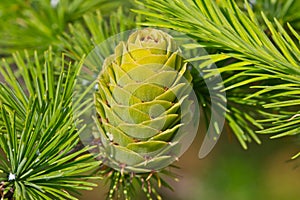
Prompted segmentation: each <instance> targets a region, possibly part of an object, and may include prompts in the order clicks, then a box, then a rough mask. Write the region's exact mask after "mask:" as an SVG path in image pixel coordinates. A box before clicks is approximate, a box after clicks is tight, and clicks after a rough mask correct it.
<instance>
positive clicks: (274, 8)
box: [0, 0, 300, 199]
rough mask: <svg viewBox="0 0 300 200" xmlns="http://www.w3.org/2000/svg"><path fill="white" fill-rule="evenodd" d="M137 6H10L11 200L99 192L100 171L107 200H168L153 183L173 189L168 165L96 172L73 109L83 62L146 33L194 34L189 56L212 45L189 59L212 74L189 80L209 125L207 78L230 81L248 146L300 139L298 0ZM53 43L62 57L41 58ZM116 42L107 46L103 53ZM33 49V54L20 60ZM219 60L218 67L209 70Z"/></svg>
mask: <svg viewBox="0 0 300 200" xmlns="http://www.w3.org/2000/svg"><path fill="white" fill-rule="evenodd" d="M251 2H254V1H251ZM138 3H139V4H138V6H139V7H137V6H136V5H133V4H132V1H130V0H128V1H123V0H114V1H109V0H74V1H71V0H61V1H59V3H58V4H57V5H51V1H50V0H46V1H38V0H28V1H23V0H1V3H0V17H1V18H0V22H1V23H0V29H1V31H0V55H1V57H6V58H7V60H6V61H2V63H1V66H0V75H1V76H0V79H1V81H2V78H4V81H2V82H1V83H0V157H1V158H0V159H1V160H0V196H1V197H2V198H3V199H11V198H12V197H13V198H15V199H75V197H74V194H75V193H78V191H77V190H81V189H84V190H86V189H87V190H89V189H92V187H94V186H95V185H94V184H93V183H91V182H90V181H91V180H92V179H94V178H99V177H97V176H91V175H90V172H91V170H94V169H98V170H100V172H99V173H100V176H101V177H105V178H106V180H107V181H109V182H110V186H109V188H110V189H109V192H108V198H110V199H113V198H124V199H133V198H134V197H135V195H136V193H134V191H135V190H136V189H141V190H142V191H144V193H145V194H146V197H147V198H148V199H152V198H154V199H155V198H156V199H160V198H161V197H160V195H158V194H157V191H156V189H155V188H156V187H155V185H156V186H158V187H159V186H160V185H163V186H166V187H169V185H168V184H167V182H166V181H164V180H162V179H161V178H160V176H161V175H163V176H164V175H167V176H171V177H172V176H173V174H171V173H170V172H169V171H168V170H166V169H164V170H162V171H161V172H159V173H147V174H142V175H136V174H126V173H124V174H123V173H121V172H118V171H116V170H113V169H111V168H106V167H103V168H100V169H99V168H98V166H99V164H101V163H100V162H97V161H95V160H93V157H92V156H91V155H90V154H88V153H87V151H88V150H90V148H91V147H80V145H79V134H80V133H81V132H82V131H83V128H82V129H80V130H78V129H77V128H76V126H75V125H76V124H78V123H80V121H78V116H77V115H76V114H74V113H77V112H73V111H74V110H73V108H74V107H76V106H78V105H81V104H82V103H83V102H74V101H73V99H72V97H73V95H74V94H73V88H74V85H75V83H76V76H77V75H78V73H79V71H80V69H81V64H82V63H81V62H78V61H80V60H81V59H82V57H83V55H87V54H89V53H90V51H91V50H92V49H93V48H94V47H95V46H97V45H98V44H100V43H101V42H103V41H105V40H106V39H107V38H109V37H110V36H112V35H115V34H118V33H120V32H123V31H126V30H129V29H134V28H137V27H140V26H142V25H144V26H156V27H162V28H170V29H174V30H177V31H179V32H183V33H186V34H188V35H189V36H191V37H192V38H194V39H195V40H197V41H198V42H199V45H198V46H197V45H190V46H189V44H186V46H187V48H190V49H191V50H193V49H194V50H195V49H197V48H203V47H205V49H206V50H207V51H208V52H209V54H210V55H208V56H197V55H195V56H194V58H192V59H190V61H193V62H199V63H200V64H199V65H198V66H196V67H198V69H200V70H201V72H203V74H204V76H203V77H199V76H198V75H197V74H193V72H192V74H193V76H194V77H193V84H194V89H195V92H196V94H197V96H198V97H199V100H200V104H201V106H202V108H203V110H204V114H205V115H206V117H205V118H206V119H207V120H209V118H210V109H211V99H210V94H209V92H208V89H207V86H206V85H205V81H204V80H207V79H209V78H211V77H213V76H214V75H215V74H216V73H221V75H222V78H223V80H224V81H223V84H224V86H225V89H224V91H225V92H226V97H227V103H228V105H227V115H226V120H227V125H228V126H229V127H230V128H231V130H232V132H233V133H234V134H235V135H236V137H237V139H238V140H239V141H240V143H241V145H242V146H243V148H247V143H248V142H250V141H252V140H254V141H256V142H257V143H259V144H260V143H261V142H260V139H259V134H271V138H279V137H282V136H294V135H299V133H300V127H299V124H300V109H299V106H300V59H299V58H300V47H299V41H300V36H299V30H300V13H299V12H298V11H299V9H300V1H298V0H287V1H284V0H256V1H255V3H251V4H250V3H247V2H246V1H242V0H237V3H236V2H235V1H233V0H218V1H210V0H186V1H181V0H139V1H138ZM129 8H133V9H135V11H134V13H132V12H129ZM261 11H263V13H261ZM136 23H138V24H136ZM49 46H52V47H53V49H54V50H53V51H48V52H47V53H45V54H44V56H43V55H42V53H41V52H43V51H44V50H46V49H48V48H49ZM115 46H116V44H111V46H108V49H107V53H106V54H107V55H109V54H110V53H109V52H111V49H109V48H114V47H115ZM24 49H28V51H25V53H14V52H15V51H20V52H23V50H24ZM34 50H37V51H38V53H36V52H35V51H34ZM61 52H65V54H66V55H65V56H61ZM12 53H14V54H12ZM102 53H103V52H102ZM103 54H105V53H103ZM12 55H13V56H12ZM65 57H67V58H65ZM69 60H72V62H73V61H74V62H75V63H71V64H70V63H67V62H68V61H69ZM90 62H93V60H89V59H88V60H86V61H85V63H84V64H86V65H88V64H91V63H90ZM212 63H216V64H217V65H218V69H217V70H216V69H209V68H207V66H208V65H210V64H212ZM15 68H16V69H15ZM89 89H91V88H89ZM89 103H91V102H84V103H83V104H82V105H81V106H78V107H79V108H82V107H83V106H85V105H87V104H89ZM298 156H300V153H298V154H297V155H295V156H294V157H293V158H297V157H298Z"/></svg>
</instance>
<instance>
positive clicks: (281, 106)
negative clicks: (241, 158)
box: [136, 0, 300, 147]
mask: <svg viewBox="0 0 300 200" xmlns="http://www.w3.org/2000/svg"><path fill="white" fill-rule="evenodd" d="M141 5H143V6H145V8H146V11H145V9H144V10H138V11H136V12H138V13H140V14H143V15H145V16H147V20H148V22H145V23H143V25H149V26H159V27H168V28H172V29H175V30H178V31H181V32H184V33H187V34H189V35H191V36H192V37H194V38H195V39H197V40H198V41H199V43H200V45H201V46H205V47H209V48H215V49H216V51H217V53H216V54H214V55H210V61H211V62H218V63H217V64H218V65H219V69H218V71H219V72H221V73H222V76H223V78H224V84H225V86H226V88H225V90H226V92H227V97H228V104H229V106H228V109H229V113H228V115H227V120H228V122H229V125H230V126H231V128H232V130H233V131H234V133H235V134H236V135H237V137H238V138H239V140H240V142H241V143H242V145H243V146H244V147H246V146H245V142H244V141H248V140H249V137H248V136H247V133H248V134H249V135H250V136H252V138H254V139H255V140H257V142H259V141H258V139H257V138H256V136H255V134H254V132H253V131H252V129H251V128H250V127H251V126H253V127H257V128H258V129H263V128H264V129H263V130H260V131H259V133H271V134H276V137H279V136H282V135H295V134H298V133H299V128H298V127H297V124H299V121H298V120H299V118H298V115H297V113H298V111H299V109H297V106H299V99H300V96H299V90H297V88H299V86H300V82H299V80H300V79H299V76H300V65H299V57H300V54H299V52H300V51H299V46H298V44H297V42H298V41H299V35H298V33H297V32H296V31H295V30H294V29H293V28H292V27H291V26H290V25H289V24H287V27H288V30H289V31H288V32H287V31H286V30H285V29H284V28H283V27H282V25H281V24H280V23H279V22H278V21H277V20H276V19H275V20H274V24H275V25H274V24H273V23H271V22H270V21H269V20H268V19H267V18H266V17H265V15H264V14H263V13H262V15H261V16H262V19H263V20H264V23H265V26H266V27H267V29H268V32H270V35H271V36H270V37H269V35H268V34H267V33H265V32H264V31H265V30H264V29H262V28H261V26H260V24H259V23H258V20H257V17H256V16H255V14H254V13H253V12H252V10H251V8H250V5H249V4H246V8H247V13H244V12H243V11H241V9H240V8H239V7H238V6H237V5H236V4H235V3H234V2H233V1H221V5H222V7H221V8H220V7H218V6H217V5H216V4H215V3H214V2H213V1H208V0H199V1H191V0H189V1H186V2H181V1H175V2H174V3H171V1H162V0H159V1H153V0H146V1H143V3H141ZM190 13H193V14H192V15H191V14H190ZM170 19H172V20H170ZM195 59H199V60H209V59H208V58H207V57H199V58H195ZM221 61H222V62H221ZM207 63H209V61H208V62H207ZM207 63H206V64H207ZM199 67H201V66H199ZM210 73H211V75H213V74H214V73H215V71H214V70H212V71H211V72H210ZM298 108H299V107H298ZM259 118H266V119H265V120H263V121H259V122H260V123H258V121H257V119H259ZM265 122H266V123H265ZM249 123H250V124H251V126H250V125H249ZM268 127H270V128H268Z"/></svg>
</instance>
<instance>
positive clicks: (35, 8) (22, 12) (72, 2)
mask: <svg viewBox="0 0 300 200" xmlns="http://www.w3.org/2000/svg"><path fill="white" fill-rule="evenodd" d="M51 2H52V1H50V0H45V1H37V0H29V1H22V0H12V1H9V0H4V1H3V2H1V4H0V14H1V15H2V17H1V25H2V27H1V26H0V27H1V32H0V46H1V47H2V48H1V49H0V54H6V55H9V54H10V53H12V52H14V51H16V50H19V49H33V50H41V51H44V50H46V49H47V48H48V46H49V45H52V46H56V45H57V46H59V45H60V43H59V40H58V38H57V37H58V36H59V35H61V34H62V33H63V32H64V31H65V30H66V29H67V27H68V24H69V23H74V22H76V21H81V20H82V16H83V15H84V14H86V13H90V12H93V11H95V10H98V9H100V10H101V12H102V13H103V14H108V13H110V12H111V11H112V10H115V9H116V8H118V7H119V6H121V5H128V4H129V1H126V0H125V1H123V0H114V1H109V0H97V1H95V0H61V1H58V3H57V4H55V5H53V3H51ZM1 15H0V16H1Z"/></svg>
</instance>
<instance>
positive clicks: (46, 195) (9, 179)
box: [0, 51, 100, 200]
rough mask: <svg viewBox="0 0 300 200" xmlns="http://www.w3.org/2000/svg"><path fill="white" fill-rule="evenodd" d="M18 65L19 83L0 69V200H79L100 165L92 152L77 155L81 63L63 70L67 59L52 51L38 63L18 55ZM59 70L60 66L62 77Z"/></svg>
mask: <svg viewBox="0 0 300 200" xmlns="http://www.w3.org/2000/svg"><path fill="white" fill-rule="evenodd" d="M14 60H15V62H16V63H17V69H16V71H17V72H19V73H20V74H21V77H20V78H17V77H16V76H15V75H14V74H13V73H14V72H13V70H12V69H11V67H10V66H9V65H8V64H7V63H6V62H5V61H3V62H2V65H1V68H0V71H1V74H2V75H3V76H4V79H5V82H4V83H1V84H0V91H1V92H0V97H1V101H0V103H1V104H0V112H1V118H0V119H1V123H0V147H1V150H2V151H3V155H2V154H0V156H1V160H0V182H1V187H2V188H4V192H3V194H2V197H3V198H4V199H6V198H8V197H9V196H13V198H14V199H34V200H36V199H76V198H75V197H74V196H73V194H74V193H78V192H77V190H82V189H84V190H90V189H91V188H92V187H93V186H95V184H93V183H91V182H89V181H87V180H86V179H94V178H96V177H93V176H91V175H90V174H89V173H90V171H91V170H93V169H95V168H96V167H97V166H99V164H100V163H99V162H97V161H93V157H92V155H90V154H88V153H87V151H88V150H89V148H90V147H85V148H82V149H79V150H74V148H76V145H77V144H78V142H79V137H78V134H79V133H80V132H81V131H82V129H80V130H77V128H76V126H75V124H76V123H75V122H76V121H77V120H76V118H77V117H78V116H74V115H73V111H72V106H74V104H75V105H76V102H74V103H73V102H72V97H73V87H74V84H75V82H76V75H77V73H78V70H80V66H81V63H77V64H71V63H70V64H69V65H68V66H65V62H64V58H63V57H62V61H60V59H57V58H53V55H52V52H51V51H49V52H47V53H45V56H44V62H40V61H38V56H37V54H35V57H34V60H31V59H30V58H29V57H27V59H26V60H24V59H23V58H22V57H20V55H19V54H14ZM55 65H61V71H60V72H59V73H57V72H55V71H54V69H55V67H54V66H55ZM70 68H73V69H72V71H71V70H70ZM74 68H75V69H74ZM77 103H78V102H77ZM73 119H74V120H73Z"/></svg>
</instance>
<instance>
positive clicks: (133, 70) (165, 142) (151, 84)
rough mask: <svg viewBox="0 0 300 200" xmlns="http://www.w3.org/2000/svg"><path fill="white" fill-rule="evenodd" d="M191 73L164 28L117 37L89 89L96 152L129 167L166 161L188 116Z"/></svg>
mask: <svg viewBox="0 0 300 200" xmlns="http://www.w3.org/2000/svg"><path fill="white" fill-rule="evenodd" d="M191 79H192V77H191V75H190V73H189V71H188V69H187V64H186V63H184V62H183V59H182V57H181V56H180V50H179V49H178V47H177V46H176V44H175V42H174V40H173V39H172V37H171V36H170V35H169V34H167V33H165V32H163V31H160V30H156V29H150V28H147V29H143V30H138V31H136V32H134V33H132V34H131V35H130V36H129V38H128V40H127V41H126V42H120V43H119V44H118V46H117V47H116V48H115V52H114V54H113V55H111V56H110V57H108V58H107V59H106V60H105V62H104V64H103V69H102V71H101V73H100V75H99V78H98V85H99V89H98V91H97V92H96V94H95V105H96V109H97V114H98V117H99V118H98V119H99V121H98V122H99V123H98V128H99V133H97V134H95V137H96V138H98V139H99V141H101V142H100V144H101V145H100V149H99V150H100V154H101V155H100V158H101V159H103V161H105V163H106V164H108V165H109V166H111V167H113V168H115V169H119V170H125V171H133V172H149V171H155V170H159V169H161V168H163V167H166V166H167V165H169V164H171V163H172V162H173V161H174V160H175V159H176V158H177V156H179V155H178V154H179V153H180V149H181V147H182V144H181V142H182V140H184V139H183V138H184V136H186V134H187V133H186V131H183V130H184V129H183V128H184V126H187V125H188V123H189V122H190V121H191V116H192V114H191V112H190V107H191V104H192V102H191V101H190V100H188V95H189V93H190V92H191V86H190V83H191ZM183 119H184V120H183Z"/></svg>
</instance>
